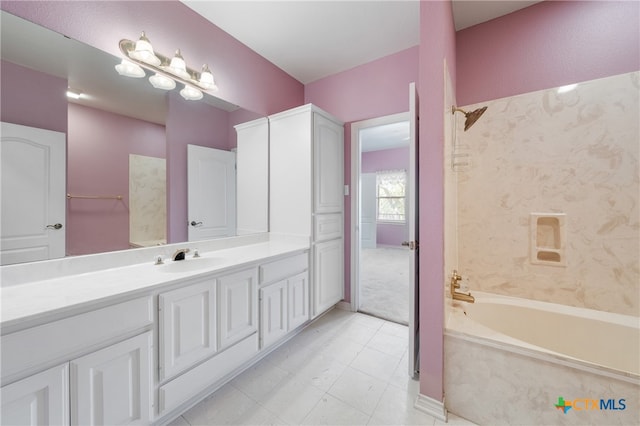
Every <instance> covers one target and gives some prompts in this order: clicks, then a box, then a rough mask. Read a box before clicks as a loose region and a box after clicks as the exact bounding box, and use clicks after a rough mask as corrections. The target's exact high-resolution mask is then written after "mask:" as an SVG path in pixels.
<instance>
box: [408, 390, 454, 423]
mask: <svg viewBox="0 0 640 426" xmlns="http://www.w3.org/2000/svg"><path fill="white" fill-rule="evenodd" d="M413 406H414V407H415V408H416V409H418V410H420V411H422V412H424V413H427V414H429V415H430V416H432V417H435V418H436V419H438V420H442V421H443V422H446V421H447V409H446V408H445V407H444V401H442V402H440V401H438V400H435V399H433V398H431V397H428V396H425V395H422V394H421V393H419V394H418V396H416V402H415V404H413Z"/></svg>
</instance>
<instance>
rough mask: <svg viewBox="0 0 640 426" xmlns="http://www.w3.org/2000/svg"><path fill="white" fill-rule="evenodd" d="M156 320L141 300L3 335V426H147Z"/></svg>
mask: <svg viewBox="0 0 640 426" xmlns="http://www.w3.org/2000/svg"><path fill="white" fill-rule="evenodd" d="M153 318H154V315H153V307H152V302H151V298H150V297H141V298H137V299H132V300H129V301H126V302H122V303H118V304H115V305H111V306H107V307H103V308H100V309H96V310H93V311H89V312H85V313H82V314H78V315H74V316H70V317H66V318H62V319H59V320H57V321H53V322H49V323H46V324H42V325H38V326H35V327H31V328H27V329H24V330H20V331H16V332H14V333H10V334H5V335H3V336H2V382H3V386H2V389H1V391H0V392H1V396H2V424H16V425H21V424H42V425H48V424H52V425H53V424H56V425H57V424H72V425H93V424H111V425H120V424H148V423H150V421H151V412H152V409H151V407H152V393H151V381H152V371H153V366H154V365H155V364H154V362H153V359H152V348H153V345H152V340H153V339H152V332H151V331H150V328H151V326H152V324H153ZM131 336H133V337H131ZM51 363H56V364H57V365H56V366H53V367H52V366H51ZM5 383H7V384H6V385H5Z"/></svg>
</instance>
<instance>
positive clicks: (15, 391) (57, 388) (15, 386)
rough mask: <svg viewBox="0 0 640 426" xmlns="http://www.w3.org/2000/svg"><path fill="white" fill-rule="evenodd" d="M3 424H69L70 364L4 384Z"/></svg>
mask: <svg viewBox="0 0 640 426" xmlns="http://www.w3.org/2000/svg"><path fill="white" fill-rule="evenodd" d="M0 398H1V400H2V422H1V424H3V425H63V424H69V365H68V364H66V363H65V364H63V365H59V366H57V367H54V368H51V369H49V370H46V371H43V372H42V373H38V374H35V375H33V376H31V377H27V378H26V379H23V380H20V381H18V382H15V383H12V384H10V385H7V386H3V387H2V389H1V390H0Z"/></svg>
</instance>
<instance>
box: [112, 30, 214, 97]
mask: <svg viewBox="0 0 640 426" xmlns="http://www.w3.org/2000/svg"><path fill="white" fill-rule="evenodd" d="M120 51H121V52H122V53H123V54H124V55H125V56H126V57H127V59H123V60H122V63H120V64H118V65H116V71H118V73H119V74H120V75H124V76H127V77H136V78H139V77H145V76H146V73H145V69H146V70H149V71H151V72H153V75H152V76H151V77H149V82H150V83H151V85H152V86H153V87H155V88H156V89H162V90H172V89H174V88H175V87H176V82H178V83H182V84H184V88H183V89H182V90H180V95H181V96H182V97H183V98H184V99H186V100H199V99H202V98H203V93H202V90H211V91H215V90H217V89H218V87H217V86H216V83H215V81H214V78H213V74H212V73H211V70H210V69H209V66H208V65H206V64H205V65H203V66H202V71H200V72H197V71H195V70H193V69H191V68H189V67H188V66H187V64H186V62H185V60H184V58H183V57H182V53H181V52H180V49H178V50H177V51H176V53H175V55H174V56H173V57H172V58H169V57H167V56H164V55H162V54H160V53H157V52H155V51H154V50H153V47H152V46H151V42H150V41H149V39H148V38H147V36H146V35H145V33H144V31H143V32H142V35H141V36H140V39H139V40H138V41H136V42H134V41H131V40H126V39H123V40H120Z"/></svg>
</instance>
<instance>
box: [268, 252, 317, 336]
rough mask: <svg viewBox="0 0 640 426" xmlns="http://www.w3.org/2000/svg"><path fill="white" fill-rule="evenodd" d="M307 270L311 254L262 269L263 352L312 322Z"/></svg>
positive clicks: (276, 262) (280, 261)
mask: <svg viewBox="0 0 640 426" xmlns="http://www.w3.org/2000/svg"><path fill="white" fill-rule="evenodd" d="M308 268H309V255H308V253H302V254H299V255H296V256H292V257H289V258H285V259H281V260H276V261H274V262H270V263H267V264H264V265H261V266H260V342H261V343H260V347H261V348H266V347H268V346H271V345H272V344H273V343H275V342H277V341H278V340H280V339H281V338H283V337H284V336H286V335H287V334H288V333H289V332H290V331H293V330H295V329H296V328H298V327H299V326H301V325H302V324H304V323H306V322H307V321H308V320H309V272H308Z"/></svg>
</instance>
